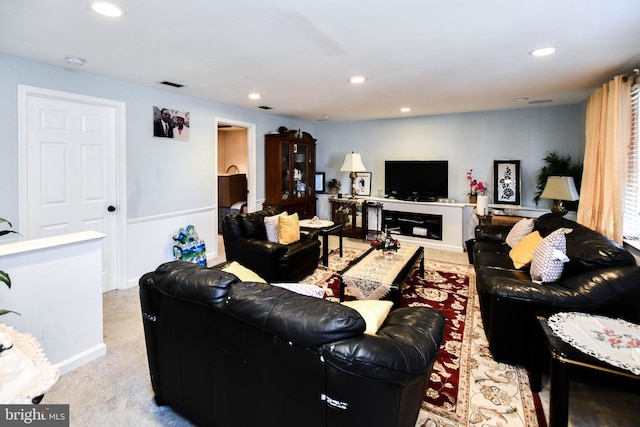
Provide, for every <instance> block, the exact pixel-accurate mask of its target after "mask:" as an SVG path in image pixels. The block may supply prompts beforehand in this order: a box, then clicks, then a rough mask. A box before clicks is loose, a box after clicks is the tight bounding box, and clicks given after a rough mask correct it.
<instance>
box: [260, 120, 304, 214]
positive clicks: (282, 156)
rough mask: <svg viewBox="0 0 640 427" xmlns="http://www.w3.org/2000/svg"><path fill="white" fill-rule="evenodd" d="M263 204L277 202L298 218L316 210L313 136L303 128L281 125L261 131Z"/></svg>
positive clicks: (273, 204)
mask: <svg viewBox="0 0 640 427" xmlns="http://www.w3.org/2000/svg"><path fill="white" fill-rule="evenodd" d="M264 151H265V170H266V173H265V174H266V180H265V195H266V199H265V202H264V206H265V207H267V206H281V207H282V209H283V210H286V211H287V212H288V213H289V214H292V213H294V212H297V213H298V216H299V217H300V219H305V218H312V217H313V216H315V214H316V192H315V185H314V183H315V175H316V140H315V139H314V138H313V137H312V136H311V135H310V134H309V133H307V132H302V131H299V130H285V129H282V130H280V131H279V133H277V134H268V135H265V150H264Z"/></svg>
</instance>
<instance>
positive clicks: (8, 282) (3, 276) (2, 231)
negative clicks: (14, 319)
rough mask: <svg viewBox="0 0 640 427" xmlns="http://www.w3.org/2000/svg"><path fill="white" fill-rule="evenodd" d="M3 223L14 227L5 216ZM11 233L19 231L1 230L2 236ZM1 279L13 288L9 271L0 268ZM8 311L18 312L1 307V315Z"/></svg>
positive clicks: (0, 220)
mask: <svg viewBox="0 0 640 427" xmlns="http://www.w3.org/2000/svg"><path fill="white" fill-rule="evenodd" d="M2 223H7V224H8V225H9V227H10V228H11V227H13V226H12V225H11V223H10V222H9V221H7V220H6V219H4V218H0V224H2ZM9 233H17V231H13V230H10V229H9V230H0V236H4V235H5V234H9ZM0 281H1V282H3V283H4V284H5V285H7V287H9V289H11V278H10V277H9V275H8V274H7V273H5V272H4V271H2V270H0ZM7 313H16V312H15V311H11V310H4V309H0V316H2V315H3V314H7ZM16 314H20V313H16Z"/></svg>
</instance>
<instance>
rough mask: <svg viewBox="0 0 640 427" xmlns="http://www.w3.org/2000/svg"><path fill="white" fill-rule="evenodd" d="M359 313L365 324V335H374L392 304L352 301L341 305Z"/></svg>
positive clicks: (389, 302) (380, 301)
mask: <svg viewBox="0 0 640 427" xmlns="http://www.w3.org/2000/svg"><path fill="white" fill-rule="evenodd" d="M341 304H342V305H346V306H347V307H351V308H353V309H354V310H356V311H357V312H358V313H360V316H362V318H363V319H364V321H365V323H366V324H367V328H366V329H365V331H364V333H365V334H370V335H375V333H376V332H378V329H380V326H381V325H382V323H384V320H385V319H386V318H387V315H388V314H389V312H390V311H391V307H393V302H391V301H386V300H354V301H344V302H342V303H341Z"/></svg>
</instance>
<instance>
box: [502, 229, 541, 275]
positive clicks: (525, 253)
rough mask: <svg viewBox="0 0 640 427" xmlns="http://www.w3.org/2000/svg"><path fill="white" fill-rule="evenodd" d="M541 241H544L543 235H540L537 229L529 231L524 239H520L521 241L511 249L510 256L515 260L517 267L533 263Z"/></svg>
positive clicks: (514, 263)
mask: <svg viewBox="0 0 640 427" xmlns="http://www.w3.org/2000/svg"><path fill="white" fill-rule="evenodd" d="M540 242H542V236H540V233H539V232H537V231H534V232H533V233H529V234H528V235H527V236H525V237H524V239H522V240H520V242H518V244H517V245H516V246H515V247H514V248H513V249H511V251H509V258H511V260H512V261H513V266H514V267H515V268H522V267H526V266H527V265H529V264H531V260H533V253H534V252H535V250H536V248H537V247H538V244H540Z"/></svg>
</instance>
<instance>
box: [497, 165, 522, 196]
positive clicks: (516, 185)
mask: <svg viewBox="0 0 640 427" xmlns="http://www.w3.org/2000/svg"><path fill="white" fill-rule="evenodd" d="M493 194H494V197H495V200H494V202H495V203H502V204H506V205H519V204H520V160H494V162H493Z"/></svg>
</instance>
